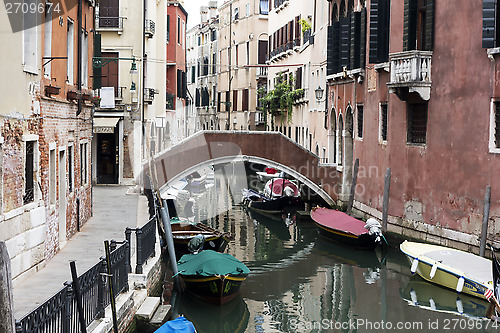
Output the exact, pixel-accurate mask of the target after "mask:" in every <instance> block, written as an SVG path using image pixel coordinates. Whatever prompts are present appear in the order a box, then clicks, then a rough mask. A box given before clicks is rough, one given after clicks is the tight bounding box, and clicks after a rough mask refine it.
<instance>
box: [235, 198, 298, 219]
mask: <svg viewBox="0 0 500 333" xmlns="http://www.w3.org/2000/svg"><path fill="white" fill-rule="evenodd" d="M244 205H245V206H246V207H248V208H249V209H252V210H254V211H256V212H260V213H265V214H275V215H276V214H281V213H283V212H284V211H286V210H294V209H296V210H300V209H303V206H304V204H303V202H302V199H300V197H281V198H276V199H272V200H252V199H246V200H245V202H244Z"/></svg>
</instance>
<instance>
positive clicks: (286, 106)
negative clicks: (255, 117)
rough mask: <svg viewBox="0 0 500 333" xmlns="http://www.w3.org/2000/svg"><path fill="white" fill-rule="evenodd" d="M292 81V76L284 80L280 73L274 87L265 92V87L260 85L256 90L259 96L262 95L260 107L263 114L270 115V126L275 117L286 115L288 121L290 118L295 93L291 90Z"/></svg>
mask: <svg viewBox="0 0 500 333" xmlns="http://www.w3.org/2000/svg"><path fill="white" fill-rule="evenodd" d="M293 81H294V80H293V78H291V79H289V80H285V79H284V77H283V76H282V75H280V76H279V77H278V79H277V81H276V82H277V83H276V85H275V87H274V89H272V90H270V91H269V92H267V91H266V88H264V87H261V88H259V90H258V93H259V96H263V97H261V98H260V102H261V105H262V107H261V108H260V109H261V110H262V111H263V112H264V114H266V113H269V114H270V115H271V126H272V127H273V128H274V118H275V117H283V118H285V117H286V119H287V121H288V122H291V120H292V113H293V102H294V94H295V93H294V90H293V87H294V82H293Z"/></svg>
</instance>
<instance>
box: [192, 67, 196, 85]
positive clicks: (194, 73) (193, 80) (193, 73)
mask: <svg viewBox="0 0 500 333" xmlns="http://www.w3.org/2000/svg"><path fill="white" fill-rule="evenodd" d="M195 81H196V66H191V83H194V82H195Z"/></svg>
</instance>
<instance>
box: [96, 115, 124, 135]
mask: <svg viewBox="0 0 500 333" xmlns="http://www.w3.org/2000/svg"><path fill="white" fill-rule="evenodd" d="M119 120H120V118H115V117H106V118H94V133H114V131H115V127H116V124H117V123H118V121H119Z"/></svg>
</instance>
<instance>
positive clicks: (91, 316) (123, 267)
mask: <svg viewBox="0 0 500 333" xmlns="http://www.w3.org/2000/svg"><path fill="white" fill-rule="evenodd" d="M112 244H114V250H113V251H112V252H111V253H110V257H111V258H110V260H111V272H110V273H111V274H112V275H113V279H112V280H113V290H116V292H115V295H117V294H119V293H121V292H124V291H127V290H128V274H127V273H128V269H127V265H129V262H130V259H129V258H128V254H129V246H128V245H129V243H128V242H127V241H125V242H123V244H122V245H121V246H119V247H116V245H117V242H113V241H112ZM106 273H108V272H107V269H106V262H105V260H104V258H101V260H100V261H99V262H98V263H97V264H95V265H94V266H93V267H91V268H90V269H88V270H87V271H86V272H85V273H83V274H82V275H80V276H79V277H78V281H79V284H80V294H81V298H82V307H83V313H84V317H85V324H86V325H87V326H88V325H90V323H92V322H93V321H94V320H96V319H98V318H102V317H103V316H104V309H105V308H106V306H108V305H109V304H110V303H111V298H110V296H109V284H108V282H107V281H108V280H107V279H106ZM78 332H80V326H79V313H78V311H77V306H76V298H75V293H74V291H73V283H72V282H65V283H64V287H63V288H62V289H61V290H59V291H58V292H57V293H56V294H55V295H54V296H52V297H51V298H49V299H48V300H46V301H45V302H44V303H42V304H41V305H39V306H38V307H37V308H36V309H34V310H33V311H31V312H30V313H28V314H27V315H25V316H24V317H22V318H21V319H20V320H18V321H16V333H78Z"/></svg>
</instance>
